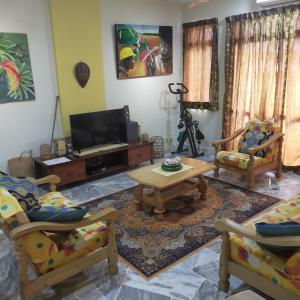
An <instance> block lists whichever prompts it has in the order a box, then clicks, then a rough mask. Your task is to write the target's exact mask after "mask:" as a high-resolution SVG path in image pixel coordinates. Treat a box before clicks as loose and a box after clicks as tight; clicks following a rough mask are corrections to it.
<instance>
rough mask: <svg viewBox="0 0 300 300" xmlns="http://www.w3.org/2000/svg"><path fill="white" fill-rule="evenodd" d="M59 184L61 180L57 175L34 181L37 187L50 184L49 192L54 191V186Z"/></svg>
mask: <svg viewBox="0 0 300 300" xmlns="http://www.w3.org/2000/svg"><path fill="white" fill-rule="evenodd" d="M60 182H61V179H60V177H59V176H57V175H49V176H46V177H42V178H39V179H36V180H35V183H36V184H37V185H41V184H46V183H48V184H50V190H51V191H52V192H53V191H56V185H57V184H59V183H60Z"/></svg>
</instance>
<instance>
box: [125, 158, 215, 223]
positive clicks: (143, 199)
mask: <svg viewBox="0 0 300 300" xmlns="http://www.w3.org/2000/svg"><path fill="white" fill-rule="evenodd" d="M182 163H183V164H185V165H188V166H192V167H193V168H192V169H189V170H186V171H184V172H181V173H177V174H174V175H171V176H164V175H161V174H157V173H156V172H153V171H152V169H155V168H157V167H159V166H160V165H161V163H157V164H154V165H151V166H147V167H143V168H140V169H137V170H135V171H131V172H128V173H127V175H128V176H129V177H130V178H132V179H134V180H136V181H137V182H138V183H139V185H138V186H137V187H136V188H135V190H134V202H135V207H136V209H137V210H142V209H143V206H144V204H147V205H150V206H152V207H154V210H153V211H154V213H156V215H157V218H158V219H159V220H161V219H163V214H164V213H165V212H166V209H165V207H164V203H165V202H166V201H169V200H170V199H173V198H176V197H178V196H180V195H183V194H185V193H188V192H191V191H193V190H199V191H200V193H201V196H200V199H201V200H205V199H206V191H207V183H206V181H205V180H204V178H203V176H202V174H203V173H205V172H207V171H211V170H213V169H214V168H215V166H214V165H213V164H210V163H208V162H205V161H201V160H198V159H192V158H182ZM145 187H151V188H153V189H154V192H153V193H152V194H148V195H147V194H145V193H144V192H143V190H144V188H145Z"/></svg>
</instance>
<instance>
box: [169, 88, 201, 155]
mask: <svg viewBox="0 0 300 300" xmlns="http://www.w3.org/2000/svg"><path fill="white" fill-rule="evenodd" d="M174 85H175V83H169V85H168V86H169V90H170V93H172V94H175V95H180V96H179V100H178V102H179V105H180V121H179V124H178V126H177V127H178V129H183V128H184V127H185V129H184V130H183V131H182V132H180V133H179V135H178V138H177V140H178V142H179V144H178V148H177V151H175V152H172V154H175V153H182V152H184V151H187V149H183V146H184V143H185V141H186V139H187V138H188V139H189V143H190V147H191V151H192V157H197V156H201V155H203V154H204V153H198V150H197V147H196V141H195V137H196V139H197V142H198V144H200V143H201V140H203V139H204V135H203V133H202V132H201V131H200V129H199V128H198V125H199V122H198V121H195V120H193V117H192V114H191V113H190V112H189V111H188V110H187V108H186V107H185V105H184V101H183V95H184V94H187V93H188V91H189V90H188V89H187V87H186V86H185V85H184V84H183V83H176V85H177V89H176V90H175V89H172V87H173V86H174Z"/></svg>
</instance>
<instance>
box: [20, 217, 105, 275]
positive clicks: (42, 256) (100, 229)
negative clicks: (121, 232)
mask: <svg viewBox="0 0 300 300" xmlns="http://www.w3.org/2000/svg"><path fill="white" fill-rule="evenodd" d="M107 242H108V235H107V226H106V225H105V224H104V223H102V222H98V223H95V224H93V225H90V226H86V227H82V228H79V229H76V230H73V231H70V232H63V233H48V232H43V233H41V232H36V233H31V234H29V235H28V236H26V242H25V249H26V253H27V254H28V256H29V257H30V259H31V261H32V263H33V264H34V266H35V267H36V268H37V270H38V271H39V273H40V274H44V273H47V272H49V271H51V270H53V269H56V268H58V267H60V266H62V265H64V264H66V263H69V262H71V261H73V260H75V259H76V258H79V257H82V256H85V255H87V254H89V253H91V252H93V251H94V250H96V249H98V248H101V247H104V246H106V244H107Z"/></svg>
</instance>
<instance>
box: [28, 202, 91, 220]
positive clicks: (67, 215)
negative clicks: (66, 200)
mask: <svg viewBox="0 0 300 300" xmlns="http://www.w3.org/2000/svg"><path fill="white" fill-rule="evenodd" d="M88 210H89V208H83V207H80V206H73V207H54V206H42V207H39V208H33V209H31V210H30V211H28V212H27V216H28V218H29V219H30V220H31V221H48V222H72V221H79V220H81V219H82V218H83V217H84V216H85V215H86V214H87V212H88Z"/></svg>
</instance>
